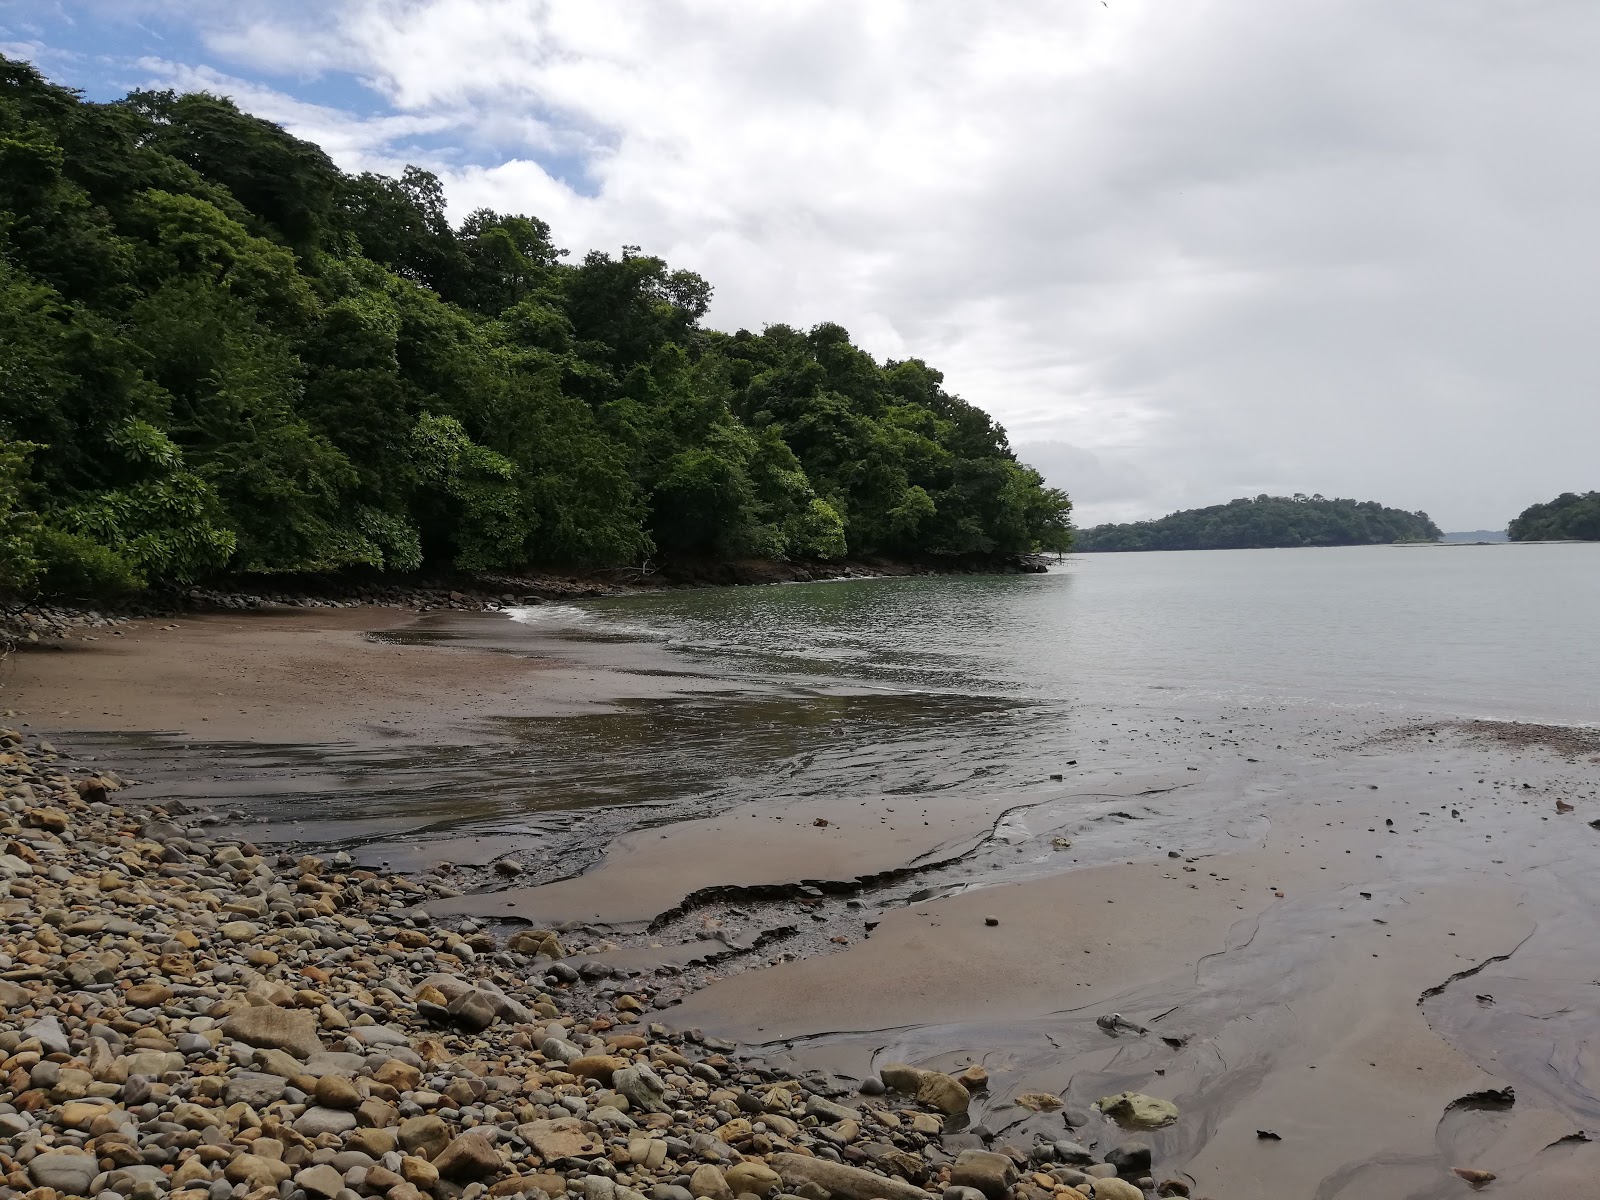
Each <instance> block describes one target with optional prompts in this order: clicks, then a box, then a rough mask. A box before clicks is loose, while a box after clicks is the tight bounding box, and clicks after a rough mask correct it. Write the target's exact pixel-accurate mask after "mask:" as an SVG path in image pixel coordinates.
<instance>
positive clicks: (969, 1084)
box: [955, 1063, 989, 1092]
mask: <svg viewBox="0 0 1600 1200" xmlns="http://www.w3.org/2000/svg"><path fill="white" fill-rule="evenodd" d="M955 1078H956V1082H957V1083H959V1084H960V1085H961V1086H962V1087H964V1088H966V1089H967V1091H969V1092H981V1091H983V1090H984V1089H985V1088H987V1087H988V1086H989V1072H987V1071H985V1070H984V1069H983V1068H982V1067H980V1066H979V1065H978V1064H977V1063H973V1064H972V1065H971V1066H969V1067H967V1068H965V1069H964V1070H963V1071H962V1072H961V1074H959V1075H957V1076H956V1077H955Z"/></svg>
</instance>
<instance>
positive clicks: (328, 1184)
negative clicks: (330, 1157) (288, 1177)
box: [294, 1163, 344, 1200]
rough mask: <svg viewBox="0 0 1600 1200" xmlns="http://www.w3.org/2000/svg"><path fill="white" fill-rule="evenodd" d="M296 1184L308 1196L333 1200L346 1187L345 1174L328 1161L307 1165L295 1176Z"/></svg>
mask: <svg viewBox="0 0 1600 1200" xmlns="http://www.w3.org/2000/svg"><path fill="white" fill-rule="evenodd" d="M294 1185H295V1187H297V1188H300V1189H301V1190H302V1191H304V1192H305V1193H306V1195H308V1196H321V1197H322V1198H323V1200H333V1197H334V1196H337V1195H338V1194H339V1192H340V1190H341V1189H342V1188H343V1187H344V1176H342V1175H340V1174H339V1172H338V1171H336V1170H334V1168H333V1167H332V1166H330V1165H329V1164H327V1163H321V1164H319V1165H318V1166H314V1167H307V1168H306V1169H305V1170H303V1171H301V1172H299V1173H298V1174H296V1175H295V1177H294Z"/></svg>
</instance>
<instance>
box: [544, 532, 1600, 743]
mask: <svg viewBox="0 0 1600 1200" xmlns="http://www.w3.org/2000/svg"><path fill="white" fill-rule="evenodd" d="M582 610H583V613H584V616H585V618H586V622H585V627H586V628H589V629H594V628H596V627H599V628H604V629H607V630H609V631H611V632H613V633H623V634H627V633H637V634H639V635H642V636H652V635H653V636H657V637H660V638H663V639H665V640H666V643H667V645H668V647H669V649H671V650H672V651H673V652H674V653H675V654H676V655H678V656H681V657H683V658H686V659H688V660H689V661H691V662H694V663H696V664H699V665H701V666H703V667H704V668H707V669H717V670H722V671H727V672H730V673H735V674H744V675H746V676H757V675H761V676H766V675H771V674H774V673H775V674H778V675H781V676H786V677H794V676H796V675H799V674H806V675H817V676H823V677H832V678H835V679H840V678H842V679H849V680H856V681H862V682H867V683H870V684H875V685H877V686H881V687H888V688H897V689H898V688H912V689H919V690H920V689H932V690H937V691H941V692H949V691H954V692H960V693H964V694H968V695H986V696H996V697H1000V696H1007V697H1014V698H1017V699H1025V700H1030V701H1059V702H1067V703H1077V704H1087V705H1103V704H1106V703H1127V702H1130V701H1137V702H1141V703H1148V702H1151V701H1153V700H1156V699H1158V698H1159V697H1158V695H1156V693H1159V692H1161V691H1168V692H1171V693H1175V695H1174V696H1173V697H1172V699H1174V700H1177V699H1179V698H1181V697H1191V698H1197V699H1198V698H1209V699H1216V700H1221V701H1224V702H1247V701H1249V700H1251V699H1267V700H1274V701H1280V702H1291V703H1292V702H1304V703H1308V704H1310V705H1313V706H1320V705H1337V706H1358V707H1380V708H1383V709H1386V710H1393V711H1396V712H1401V713H1404V712H1416V713H1429V714H1432V713H1438V714H1446V715H1462V716H1486V717H1499V718H1508V719H1520V720H1548V721H1555V722H1578V723H1589V722H1594V721H1596V720H1600V545H1596V544H1570V545H1529V546H1518V545H1506V546H1463V547H1391V546H1372V547H1349V548H1339V549H1317V550H1237V551H1207V552H1199V553H1159V554H1122V555H1116V554H1103V555H1079V556H1074V557H1072V558H1069V559H1068V560H1067V561H1066V562H1064V563H1063V564H1062V565H1060V566H1058V567H1056V568H1055V569H1053V570H1052V571H1051V572H1050V574H1048V575H1044V576H1007V577H995V578H927V579H892V580H858V581H848V580H847V581H839V582H833V583H824V584H803V585H794V586H789V587H781V588H729V589H720V590H713V591H702V592H675V593H668V594H664V595H651V596H640V597H629V598H625V599H614V600H599V601H593V602H590V603H587V604H585V605H583V606H582ZM524 615H525V617H526V618H527V619H529V620H532V621H535V622H538V623H540V624H547V623H550V622H561V621H563V620H564V619H566V618H567V617H568V616H570V612H563V611H561V610H556V611H550V610H530V611H529V612H527V613H526V614H524Z"/></svg>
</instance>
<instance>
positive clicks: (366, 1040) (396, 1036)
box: [344, 1025, 411, 1046]
mask: <svg viewBox="0 0 1600 1200" xmlns="http://www.w3.org/2000/svg"><path fill="white" fill-rule="evenodd" d="M344 1032H345V1036H346V1037H352V1038H355V1040H356V1041H358V1042H360V1043H361V1044H362V1045H363V1046H410V1045H411V1039H410V1038H408V1037H406V1035H405V1034H404V1033H402V1032H401V1031H400V1030H398V1029H392V1028H390V1027H389V1026H388V1025H355V1026H352V1027H351V1028H349V1029H347V1030H345V1031H344Z"/></svg>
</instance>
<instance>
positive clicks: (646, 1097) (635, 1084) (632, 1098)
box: [611, 1065, 671, 1113]
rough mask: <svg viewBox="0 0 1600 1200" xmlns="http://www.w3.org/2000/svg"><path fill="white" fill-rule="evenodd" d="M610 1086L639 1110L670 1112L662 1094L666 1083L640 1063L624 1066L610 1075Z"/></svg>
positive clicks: (665, 1088)
mask: <svg viewBox="0 0 1600 1200" xmlns="http://www.w3.org/2000/svg"><path fill="white" fill-rule="evenodd" d="M611 1086H612V1087H614V1088H616V1090H617V1091H618V1092H620V1093H621V1094H622V1095H624V1096H626V1097H627V1098H628V1103H629V1104H630V1105H632V1107H633V1108H635V1109H637V1110H638V1111H639V1112H646V1113H664V1112H670V1111H671V1109H670V1108H668V1107H667V1105H666V1103H665V1101H663V1100H662V1096H663V1095H664V1094H665V1093H666V1090H667V1085H666V1084H664V1083H662V1082H661V1078H660V1077H659V1076H658V1075H657V1074H656V1073H655V1072H654V1071H652V1070H651V1069H650V1068H649V1067H646V1066H643V1065H640V1066H635V1067H624V1068H622V1069H621V1070H620V1071H617V1072H615V1073H613V1075H612V1076H611Z"/></svg>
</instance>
